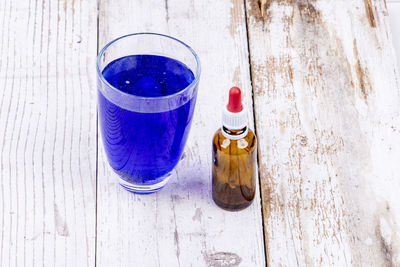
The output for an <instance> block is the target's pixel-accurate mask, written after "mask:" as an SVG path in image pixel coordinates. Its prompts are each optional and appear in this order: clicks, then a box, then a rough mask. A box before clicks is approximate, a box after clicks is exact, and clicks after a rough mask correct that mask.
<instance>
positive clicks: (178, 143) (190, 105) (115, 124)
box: [97, 33, 201, 194]
mask: <svg viewBox="0 0 400 267" xmlns="http://www.w3.org/2000/svg"><path fill="white" fill-rule="evenodd" d="M200 72H201V70H200V61H199V58H198V56H197V55H196V53H195V52H194V50H193V49H192V48H190V47H189V46H188V45H186V44H185V43H183V42H182V41H179V40H178V39H175V38H173V37H170V36H167V35H162V34H156V33H135V34H129V35H125V36H122V37H120V38H117V39H115V40H113V41H111V42H110V43H108V44H107V45H106V46H105V47H104V48H103V49H102V50H101V52H100V53H99V55H98V57H97V73H98V114H99V122H100V132H101V135H102V140H103V145H104V149H105V152H106V154H107V158H108V162H109V164H110V166H111V167H112V169H113V170H114V171H115V172H116V173H117V174H118V177H119V183H120V184H121V186H122V187H124V188H125V189H127V190H128V191H130V192H134V193H141V194H146V193H153V192H156V191H157V190H159V189H161V188H162V187H163V186H164V185H165V184H166V183H167V181H168V179H169V177H170V176H171V173H172V172H173V170H174V168H175V167H176V165H177V164H178V162H179V160H180V158H181V156H182V152H183V149H184V147H185V144H186V140H187V138H188V135H189V131H190V127H191V122H192V117H193V112H194V108H195V104H196V96H197V88H198V83H199V78H200Z"/></svg>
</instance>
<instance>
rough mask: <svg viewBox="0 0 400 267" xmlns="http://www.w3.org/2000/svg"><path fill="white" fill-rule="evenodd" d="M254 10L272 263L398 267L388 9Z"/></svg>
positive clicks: (355, 5) (366, 4) (399, 153)
mask: <svg viewBox="0 0 400 267" xmlns="http://www.w3.org/2000/svg"><path fill="white" fill-rule="evenodd" d="M260 7H262V8H264V10H260ZM246 8H247V15H248V16H247V19H248V28H249V40H250V55H251V67H252V81H253V85H254V93H255V118H256V122H257V123H256V128H257V133H258V137H259V144H260V146H259V152H260V153H259V154H260V155H259V160H260V172H261V176H260V179H261V183H262V196H263V201H264V205H263V207H264V214H265V218H264V222H265V229H266V232H265V239H266V249H267V259H268V260H267V261H268V264H270V265H271V266H296V265H298V266H305V265H307V266H328V265H335V266H350V265H352V266H399V265H400V228H399V225H400V202H399V196H398V194H399V192H400V179H399V173H400V164H399V163H398V160H399V158H400V132H399V129H400V117H399V115H400V95H399V94H400V91H399V80H398V78H397V70H396V67H395V55H394V53H393V47H392V43H391V34H390V31H389V26H388V19H387V10H386V6H385V2H384V0H377V1H373V0H365V1H362V0H358V1H323V0H320V1H318V0H316V1H312V0H309V1H302V0H299V1H291V0H287V1H284V0H281V1H278V0H277V1H257V0H248V1H247V5H246Z"/></svg>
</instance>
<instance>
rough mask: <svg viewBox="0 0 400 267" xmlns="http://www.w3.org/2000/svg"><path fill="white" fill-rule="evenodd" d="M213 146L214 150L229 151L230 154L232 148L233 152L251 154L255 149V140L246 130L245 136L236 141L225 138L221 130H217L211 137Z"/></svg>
mask: <svg viewBox="0 0 400 267" xmlns="http://www.w3.org/2000/svg"><path fill="white" fill-rule="evenodd" d="M213 145H214V146H215V148H216V149H218V150H221V151H227V150H230V153H232V148H234V151H237V152H240V151H242V152H247V153H249V152H253V151H254V150H255V149H256V146H257V138H256V135H255V134H254V132H253V131H252V130H251V129H249V130H248V133H247V135H246V136H244V137H243V138H241V139H237V140H234V139H230V138H227V137H226V136H225V135H224V134H223V133H222V130H221V129H218V130H217V131H216V132H215V134H214V137H213Z"/></svg>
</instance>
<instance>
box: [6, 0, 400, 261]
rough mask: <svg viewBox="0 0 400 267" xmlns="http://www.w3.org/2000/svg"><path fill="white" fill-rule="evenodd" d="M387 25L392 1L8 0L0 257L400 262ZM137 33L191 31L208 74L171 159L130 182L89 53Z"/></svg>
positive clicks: (398, 163) (186, 35) (184, 35)
mask: <svg viewBox="0 0 400 267" xmlns="http://www.w3.org/2000/svg"><path fill="white" fill-rule="evenodd" d="M388 29H389V26H388V16H387V8H386V5H385V1H384V0H352V1H348V0H330V1H329V0H308V1H306V0H297V1H296V0H275V1H270V0H232V1H228V0H218V1H216V0H207V1H206V0H201V1H200V0H198V1H195V0H190V1H189V0H164V1H161V0H159V1H156V0H147V1H140V0H118V1H111V0H98V1H97V0H59V1H57V0H23V1H12V0H2V1H0V53H1V56H0V88H1V91H0V136H1V139H0V215H1V218H0V266H6V267H7V266H94V265H98V266H246V267H247V266H250V267H252V266H265V265H266V264H269V266H400V91H399V89H400V85H399V79H398V69H397V68H396V66H395V65H396V64H395V55H394V51H393V47H392V42H391V33H390V31H389V30H388ZM143 31H150V32H159V33H165V34H170V35H172V36H175V37H177V38H179V39H182V40H183V41H185V42H187V43H188V44H190V45H191V46H192V47H193V48H194V49H195V50H196V51H197V52H198V54H199V56H200V59H201V62H202V69H203V72H202V77H201V81H200V87H199V95H198V103H197V107H196V112H195V116H194V121H193V127H192V131H191V134H190V137H189V141H188V145H187V147H186V150H185V152H184V156H183V157H182V160H181V161H180V163H179V166H178V168H177V171H176V173H175V174H174V176H173V178H172V179H171V180H170V182H169V184H168V185H167V186H166V187H165V188H164V189H163V190H162V191H160V192H158V193H156V194H152V195H146V196H139V195H134V194H130V193H128V192H127V191H125V190H123V189H122V188H121V187H120V186H119V185H118V183H117V180H116V175H115V174H114V173H113V172H112V171H111V170H110V167H109V166H108V164H107V162H106V159H105V155H104V152H103V147H102V144H101V140H100V138H99V135H98V126H97V112H96V108H97V104H96V97H97V96H96V94H97V92H96V73H95V58H96V55H97V51H99V48H101V47H103V46H104V45H105V44H106V43H107V42H109V41H110V40H112V39H113V38H115V37H118V36H120V35H123V34H127V33H132V32H143ZM232 85H238V86H240V87H241V88H242V89H243V90H244V93H245V101H246V103H247V105H248V106H250V107H253V108H252V109H250V112H251V114H249V116H250V118H253V119H252V127H254V128H255V130H256V133H257V135H258V138H259V147H258V152H259V158H258V163H259V165H258V166H259V182H260V183H259V185H260V188H258V192H257V196H256V199H255V201H254V203H253V205H252V206H251V207H250V208H248V209H246V210H244V211H241V212H236V213H231V212H226V211H223V210H221V209H219V208H218V207H217V206H216V205H215V204H214V203H213V201H212V199H211V196H210V187H211V185H210V169H211V159H210V157H211V155H210V153H211V147H210V146H211V137H212V135H213V133H214V131H215V130H216V129H217V128H218V127H219V124H220V121H219V119H218V118H219V117H220V106H221V105H222V103H223V100H224V99H225V97H226V92H227V90H228V89H229V88H230V86H232ZM253 113H254V114H253ZM253 115H254V116H253Z"/></svg>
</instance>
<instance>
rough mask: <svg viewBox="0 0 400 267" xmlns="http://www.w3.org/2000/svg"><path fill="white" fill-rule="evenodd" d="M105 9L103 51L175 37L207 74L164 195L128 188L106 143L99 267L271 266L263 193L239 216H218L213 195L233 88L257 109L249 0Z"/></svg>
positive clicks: (109, 5) (124, 4) (105, 4)
mask: <svg viewBox="0 0 400 267" xmlns="http://www.w3.org/2000/svg"><path fill="white" fill-rule="evenodd" d="M100 3H101V5H100V21H99V36H100V47H102V46H103V45H105V43H106V42H108V41H111V40H112V39H113V38H115V37H118V36H120V35H123V34H127V33H132V32H142V31H152V32H160V33H165V34H171V35H172V36H175V37H177V38H179V39H182V40H183V41H186V42H187V43H188V44H190V45H192V46H193V48H194V49H195V50H196V51H197V52H198V54H199V56H200V59H201V62H202V70H203V72H202V77H201V79H200V87H199V95H198V100H197V101H198V102H197V107H196V112H195V117H194V120H193V125H192V131H191V134H190V137H189V141H188V145H187V148H186V151H185V153H184V156H183V158H182V160H181V162H180V164H179V167H178V169H177V171H176V173H175V174H174V176H173V177H172V178H171V180H170V181H169V184H167V186H166V187H165V188H164V189H163V190H161V191H160V192H158V193H156V194H152V195H147V196H139V195H134V194H130V193H128V192H126V191H125V190H123V189H122V188H121V187H120V186H119V185H118V182H117V178H116V176H115V174H114V173H113V172H112V170H111V169H110V167H109V166H108V163H107V162H106V159H105V154H104V152H103V148H102V144H101V141H99V176H98V202H97V205H98V207H97V210H98V220H97V240H98V242H97V263H98V265H99V266H236V265H237V263H239V262H241V265H240V266H265V261H264V245H263V233H262V223H261V206H260V198H259V196H258V194H257V198H256V199H255V201H254V204H253V205H252V206H251V207H250V208H248V209H246V210H244V211H241V212H237V213H230V212H226V211H223V210H221V209H219V208H218V207H217V206H216V205H214V203H213V201H212V199H211V194H210V191H211V178H210V172H211V138H212V136H213V134H214V132H215V130H216V129H217V128H218V127H220V119H219V118H220V112H221V105H222V103H223V100H224V98H225V97H226V95H225V94H226V93H227V91H228V89H229V88H230V86H232V85H233V84H237V85H239V86H241V87H242V88H243V89H244V91H245V95H246V96H245V97H246V103H247V104H248V106H249V107H252V96H251V86H250V74H249V63H248V48H247V39H246V28H245V13H244V3H243V1H240V0H237V1H232V2H229V1H211V0H210V1H194V0H192V1H178V0H166V1H165V2H164V3H163V4H161V3H160V1H132V0H125V1H119V2H118V5H116V4H115V1H101V2H100ZM250 110H251V109H250ZM249 116H250V118H252V114H251V113H249Z"/></svg>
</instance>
